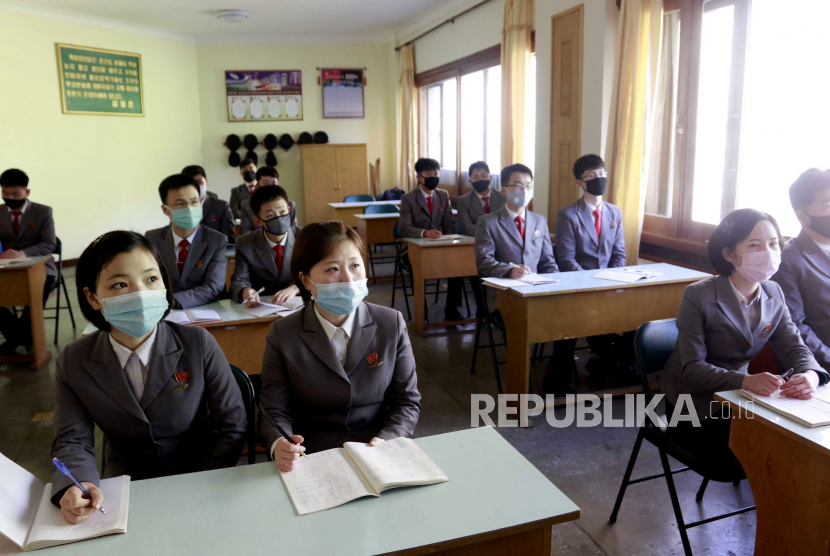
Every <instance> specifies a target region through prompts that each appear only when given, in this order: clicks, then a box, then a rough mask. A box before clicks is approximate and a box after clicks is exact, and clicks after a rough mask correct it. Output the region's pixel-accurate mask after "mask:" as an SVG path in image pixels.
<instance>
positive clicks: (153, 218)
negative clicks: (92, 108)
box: [0, 9, 201, 258]
mask: <svg viewBox="0 0 830 556" xmlns="http://www.w3.org/2000/svg"><path fill="white" fill-rule="evenodd" d="M56 42H63V43H72V44H77V45H83V46H93V47H98V48H106V49H110V50H124V51H129V52H137V53H140V54H141V60H142V63H143V66H144V70H143V85H144V102H145V106H146V116H145V117H143V118H132V117H118V116H78V115H63V114H62V113H61V104H60V89H59V86H58V71H57V65H56V56H55V43H56ZM0 53H2V55H0V75H2V76H3V78H2V79H0V170H3V169H6V168H10V167H18V168H21V169H23V170H24V171H26V173H27V174H29V177H30V179H31V183H30V187H31V190H32V196H31V198H32V199H33V200H34V201H37V202H39V203H44V204H47V205H50V206H52V208H53V209H54V215H55V225H56V227H57V234H58V237H60V238H61V240H62V241H63V244H64V257H66V258H76V257H78V256H79V255H80V253H81V251H83V249H84V248H85V247H86V246H87V245H88V244H89V243H90V241H92V240H93V239H94V238H95V237H97V236H98V235H100V234H102V233H104V232H106V231H109V230H114V229H132V230H135V231H138V232H144V231H146V230H147V229H149V228H151V227H157V226H162V225H164V224H165V223H166V218H165V217H164V215H163V214H162V213H161V210H160V208H159V205H160V202H159V199H158V193H157V188H158V184H159V182H160V181H161V180H162V179H163V178H164V177H165V176H167V175H169V174H171V173H174V172H177V171H179V170H180V169H181V167H182V165H183V163H184V162H187V161H190V160H198V159H199V158H200V153H199V149H200V137H201V130H200V120H199V94H198V89H197V79H196V67H197V66H196V48H195V46H194V45H192V44H186V43H182V42H175V41H172V40H165V39H160V38H151V37H148V36H143V35H139V34H134V33H129V32H124V31H115V30H108V29H102V28H97V27H92V26H87V25H82V24H78V23H72V22H67V21H61V20H56V19H49V18H44V17H36V16H32V15H24V14H20V13H11V12H5V11H2V9H0Z"/></svg>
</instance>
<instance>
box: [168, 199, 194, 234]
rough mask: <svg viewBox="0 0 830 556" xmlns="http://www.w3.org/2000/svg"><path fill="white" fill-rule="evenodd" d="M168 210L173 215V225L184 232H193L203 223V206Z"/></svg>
mask: <svg viewBox="0 0 830 556" xmlns="http://www.w3.org/2000/svg"><path fill="white" fill-rule="evenodd" d="M167 208H168V209H170V214H171V215H173V224H175V225H176V226H178V227H179V228H182V229H183V230H192V229H193V228H195V227H196V226H198V225H199V222H201V221H202V205H199V206H198V207H185V208H180V209H174V208H170V207H167Z"/></svg>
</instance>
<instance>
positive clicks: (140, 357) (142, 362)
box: [109, 326, 158, 400]
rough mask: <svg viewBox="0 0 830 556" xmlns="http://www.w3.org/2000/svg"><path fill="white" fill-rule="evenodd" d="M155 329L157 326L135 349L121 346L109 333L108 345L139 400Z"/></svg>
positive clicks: (153, 342) (142, 393) (145, 377)
mask: <svg viewBox="0 0 830 556" xmlns="http://www.w3.org/2000/svg"><path fill="white" fill-rule="evenodd" d="M157 330H158V326H156V327H154V328H153V332H152V333H151V334H150V336H149V337H148V338H147V339H146V340H144V343H142V344H141V345H140V346H138V348H136V350H135V351H133V350H131V349H129V348H127V347H124V346H122V345H121V344H119V343H118V341H117V340H116V339H115V338H113V337H112V334H109V339H110V345H111V346H112V350H113V351H114V352H115V356H116V357H117V358H118V364H119V365H121V369H122V370H123V371H124V372H125V373H126V374H127V379H128V380H129V382H130V385H131V386H132V387H133V392H135V395H136V398H138V399H139V400H141V396H143V395H144V384H145V382H146V381H147V372H148V370H149V369H148V367H147V366H148V365H149V364H150V355H151V354H152V353H153V345H154V344H155V342H156V331H157ZM133 356H134V357H133Z"/></svg>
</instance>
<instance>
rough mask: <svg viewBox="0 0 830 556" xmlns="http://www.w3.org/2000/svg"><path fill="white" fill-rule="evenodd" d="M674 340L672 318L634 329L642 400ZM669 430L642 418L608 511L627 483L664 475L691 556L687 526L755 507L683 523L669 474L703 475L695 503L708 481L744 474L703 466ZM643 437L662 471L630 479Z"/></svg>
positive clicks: (619, 499)
mask: <svg viewBox="0 0 830 556" xmlns="http://www.w3.org/2000/svg"><path fill="white" fill-rule="evenodd" d="M676 343H677V324H676V322H675V319H666V320H658V321H653V322H647V323H645V324H644V325H642V326H641V327H640V329H639V330H637V334H636V335H635V336H634V356H635V366H636V368H637V372H638V373H639V375H640V380H641V381H642V384H643V392H644V394H645V396H646V403H649V402H651V399H652V396H653V394H652V393H651V389H650V388H649V384H648V375H650V374H651V373H653V372H655V371H660V370H662V369H663V367H665V366H666V361H668V359H669V356H670V355H671V354H672V352H673V351H674V347H675V344H676ZM671 430H672V429H668V428H663V427H658V426H655V424H654V423H652V422H651V420H650V419H647V418H646V419H644V421H643V425H642V426H641V427H640V430H639V431H638V433H637V440H636V441H635V442H634V449H633V450H632V452H631V458H630V459H629V461H628V467H627V468H626V470H625V475H624V476H623V481H622V484H621V485H620V491H619V493H618V494H617V500H616V502H615V503H614V510H613V511H612V512H611V517H610V522H611V523H612V524H613V523H615V522H616V521H617V514H618V513H619V511H620V505H621V504H622V500H623V496H624V495H625V490H626V488H627V487H628V485H633V484H635V483H641V482H643V481H650V480H652V479H657V478H660V477H665V478H666V483H667V485H668V487H669V496H670V497H671V502H672V508H673V509H674V516H675V518H676V519H677V526H678V527H679V529H680V538H681V540H682V542H683V550H684V552H685V554H686V555H687V556H691V554H692V549H691V546H690V545H689V537H688V535H687V534H686V531H687V530H688V529H691V528H692V527H697V526H698V525H703V524H705V523H711V522H712V521H717V520H719V519H724V518H727V517H732V516H734V515H738V514H742V513H746V512H749V511H752V510H754V509H755V506H748V507H746V508H742V509H740V510H734V511H731V512H727V513H725V514H721V515H718V516H715V517H710V518H707V519H701V520H700V521H695V522H693V523H686V522H685V521H684V520H683V513H682V512H681V510H680V502H679V501H678V498H677V490H676V489H675V486H674V478H673V477H672V476H673V475H674V474H675V473H682V472H683V471H689V470H692V471H694V472H695V473H697V474H699V475H701V476H702V477H703V483H702V484H701V485H700V489H698V492H697V501H698V502H700V501H701V500H702V499H703V493H704V491H705V490H706V485H708V484H709V481H710V480H713V481H718V482H731V483H733V484H735V485H737V484H738V483H739V482H740V481H741V480H743V479H745V478H746V475H745V474H744V473H743V470H742V469H740V470H739V469H724V468H717V469H715V468H712V467H711V466H707V465H706V464H705V462H704V461H703V460H702V458H701V457H700V454H699V453H696V449H695V448H693V447H691V446H689V445H687V443H686V444H684V442H683V440H682V439H681V438H678V437H677V436H676V435H672V434H671ZM643 439H646V440H648V441H649V442H651V443H652V444H653V445H654V446H655V447H656V448H657V450H658V451H659V452H660V462H661V463H662V465H663V472H662V473H660V474H657V475H650V476H648V477H641V478H639V479H634V480H632V479H631V472H632V471H633V469H634V464H635V463H636V461H637V454H638V453H639V451H640V446H641V445H642V443H643ZM668 456H672V457H673V458H675V459H676V460H678V461H679V462H680V463H682V464H683V465H685V467H681V468H679V469H672V468H671V467H670V466H669V458H668Z"/></svg>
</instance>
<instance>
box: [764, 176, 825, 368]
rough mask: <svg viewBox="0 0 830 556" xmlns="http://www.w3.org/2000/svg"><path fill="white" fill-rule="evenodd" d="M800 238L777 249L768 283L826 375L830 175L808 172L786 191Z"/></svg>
mask: <svg viewBox="0 0 830 556" xmlns="http://www.w3.org/2000/svg"><path fill="white" fill-rule="evenodd" d="M790 203H791V204H792V206H793V210H795V214H796V217H797V218H798V221H799V222H801V233H800V234H799V235H798V237H795V238H793V239H791V240H790V241H788V242H787V244H786V245H785V246H784V248H783V249H782V250H781V266H780V268H779V269H778V272H777V273H776V274H775V276H773V277H772V279H773V280H775V281H776V282H778V285H780V286H781V289H782V290H783V291H784V297H785V298H786V300H787V307H788V308H789V309H790V315H791V316H792V319H793V322H794V323H795V325H796V326H797V327H798V331H799V332H801V339H802V340H804V343H805V344H806V346H807V347H808V348H809V349H810V351H811V352H813V356H815V358H816V361H818V363H819V365H821V366H822V368H823V369H824V370H825V371H830V302H828V301H830V171H826V170H824V171H823V170H819V169H818V168H811V169H810V170H807V171H806V172H804V173H803V174H801V176H799V178H798V179H797V180H796V181H795V183H793V184H792V186H791V187H790Z"/></svg>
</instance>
